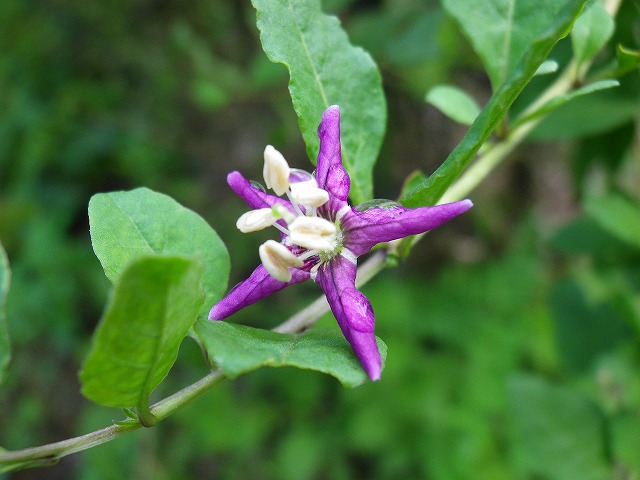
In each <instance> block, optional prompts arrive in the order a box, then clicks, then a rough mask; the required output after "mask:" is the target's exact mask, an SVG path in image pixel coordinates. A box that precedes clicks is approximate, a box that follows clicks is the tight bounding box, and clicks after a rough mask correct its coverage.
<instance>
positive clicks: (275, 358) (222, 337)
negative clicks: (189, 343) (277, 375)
mask: <svg viewBox="0 0 640 480" xmlns="http://www.w3.org/2000/svg"><path fill="white" fill-rule="evenodd" d="M195 331H196V334H197V335H198V337H199V338H200V339H201V341H202V342H203V344H204V346H205V348H206V350H207V354H208V355H209V359H210V360H211V362H212V363H214V364H215V365H216V366H217V367H218V368H220V370H222V372H223V373H224V374H225V375H226V376H228V377H230V378H235V377H237V376H238V375H241V374H243V373H247V372H250V371H252V370H256V369H257V368H259V367H264V366H269V367H287V366H290V367H298V368H304V369H309V370H316V371H319V372H323V373H327V374H329V375H333V376H334V377H336V378H337V379H338V380H340V382H341V383H342V384H343V385H344V386H346V387H357V386H358V385H361V384H362V383H364V382H365V381H367V380H368V378H369V377H367V374H366V372H365V371H364V369H363V368H362V365H360V362H359V361H358V359H357V357H356V356H355V354H354V353H353V350H352V349H351V346H350V345H349V343H348V342H347V341H346V340H345V338H344V337H343V336H342V333H340V331H339V330H337V329H313V330H311V331H308V332H306V333H304V334H302V335H291V334H284V333H276V332H271V331H269V330H262V329H257V328H251V327H246V326H242V325H236V324H233V323H227V322H210V321H207V320H200V321H198V322H197V323H196V325H195ZM378 347H379V348H380V354H381V355H382V359H383V366H384V360H385V358H386V354H387V347H386V345H385V344H384V343H383V342H382V341H381V340H380V339H378Z"/></svg>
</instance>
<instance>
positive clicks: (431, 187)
mask: <svg viewBox="0 0 640 480" xmlns="http://www.w3.org/2000/svg"><path fill="white" fill-rule="evenodd" d="M585 2H586V0H570V1H569V2H568V3H567V5H566V7H565V8H564V9H563V10H562V11H561V12H560V13H559V14H558V15H557V16H556V18H555V21H554V23H553V25H551V28H549V30H547V31H546V33H545V34H544V35H542V36H540V37H539V38H538V39H536V40H535V41H534V42H533V43H532V44H531V45H530V48H529V49H528V50H527V52H526V53H525V55H524V56H523V58H522V60H521V61H520V63H519V64H518V66H517V68H516V69H515V70H514V71H513V73H512V74H511V75H510V76H509V78H507V80H506V81H505V83H504V84H502V86H501V87H500V88H499V89H498V90H497V91H496V92H495V93H494V94H493V96H492V97H491V99H490V100H489V102H488V103H487V105H486V106H485V107H484V109H483V110H482V112H480V115H478V117H477V118H476V120H475V121H474V122H473V124H472V125H471V127H470V128H469V130H468V131H467V133H466V135H465V136H464V138H463V139H462V140H461V141H460V143H459V144H458V145H457V146H456V148H455V149H454V150H453V152H451V154H450V155H449V157H447V159H446V160H445V162H444V163H443V164H442V165H441V166H440V167H439V168H438V169H437V170H436V171H435V172H434V173H433V174H432V175H431V176H430V177H429V178H428V179H427V181H426V182H424V183H422V184H420V185H418V186H417V187H416V188H415V189H414V190H412V191H410V192H409V193H407V194H405V195H404V196H403V197H402V198H401V203H403V204H404V205H405V206H408V207H418V206H423V205H433V204H435V203H436V202H437V201H438V199H439V198H440V197H441V196H442V195H443V194H444V192H445V191H446V190H447V189H448V188H449V186H450V185H451V184H452V183H453V182H454V181H455V180H456V179H457V178H458V177H459V176H460V174H461V173H462V171H463V170H464V168H465V167H466V166H467V164H468V163H469V162H470V161H471V160H472V159H473V158H474V156H475V154H476V153H477V152H478V150H479V149H480V147H481V146H482V144H483V143H484V142H485V141H486V140H487V139H488V138H489V135H491V133H492V132H493V130H494V129H495V128H496V127H497V126H498V124H499V123H500V121H501V120H502V118H503V117H504V115H505V113H506V112H507V110H508V108H509V107H510V106H511V104H512V103H513V101H514V100H515V99H516V97H517V96H518V95H519V94H520V92H521V91H522V89H523V88H524V87H525V86H526V85H527V84H528V83H529V81H530V80H531V77H533V75H534V74H535V73H536V71H537V70H538V68H539V67H540V65H541V64H542V62H543V61H544V60H545V59H546V58H547V56H548V55H549V52H550V51H551V49H552V48H553V46H554V45H555V44H556V43H557V42H558V40H560V39H561V38H562V37H564V36H566V35H567V34H568V33H569V31H570V30H571V25H572V24H573V21H574V20H575V18H576V17H577V16H578V15H579V14H580V11H581V10H582V7H583V6H584V3H585ZM483 5H484V3H483Z"/></svg>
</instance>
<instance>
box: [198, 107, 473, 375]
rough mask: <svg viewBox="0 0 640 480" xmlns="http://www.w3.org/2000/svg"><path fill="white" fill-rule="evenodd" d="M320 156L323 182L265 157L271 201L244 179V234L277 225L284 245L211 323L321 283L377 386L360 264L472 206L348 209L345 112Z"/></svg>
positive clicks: (331, 118) (333, 121) (324, 136)
mask: <svg viewBox="0 0 640 480" xmlns="http://www.w3.org/2000/svg"><path fill="white" fill-rule="evenodd" d="M318 136H319V137H320V153H319V154H318V164H317V167H316V171H315V175H311V174H309V173H307V172H304V171H302V170H296V169H291V168H289V165H288V164H287V162H286V161H285V159H284V157H282V155H281V154H280V153H279V152H278V151H277V150H275V149H274V148H273V147H271V146H268V147H267V148H266V149H265V168H264V177H265V182H266V184H267V187H268V188H272V189H273V190H274V191H275V192H276V194H277V195H283V194H285V193H286V195H287V197H288V198H289V200H288V201H287V200H284V199H282V198H279V197H278V196H274V195H269V194H267V193H265V192H264V191H263V190H262V189H261V188H259V187H258V186H256V185H255V184H253V183H251V182H249V181H248V180H247V179H245V178H244V177H243V176H242V175H241V174H240V173H239V172H232V173H230V174H229V176H228V177H227V181H228V182H229V185H230V186H231V188H232V189H233V191H234V192H236V193H237V194H238V195H239V196H240V197H241V198H242V199H243V200H244V201H245V202H246V203H247V205H249V207H251V208H252V209H253V210H251V211H249V212H247V213H245V214H244V215H242V217H240V219H239V220H238V223H237V226H238V228H239V229H240V230H241V231H243V232H251V231H256V230H260V229H263V228H266V227H267V226H271V225H273V226H274V227H276V228H277V229H278V230H279V231H280V233H281V241H280V242H276V241H274V240H268V241H267V242H266V243H264V244H263V245H261V246H260V249H259V253H260V258H261V260H262V265H260V266H259V267H258V268H256V269H255V270H254V272H253V273H252V274H251V276H250V277H249V278H248V279H246V280H244V281H243V282H241V283H239V284H238V285H236V286H235V287H234V288H233V289H232V290H231V291H230V292H229V294H228V295H227V296H226V297H225V298H223V299H222V300H221V301H220V302H218V303H217V304H216V305H214V306H213V308H212V309H211V313H209V319H211V320H222V319H224V318H226V317H228V316H229V315H232V314H233V313H235V312H237V311H238V310H240V309H242V308H244V307H246V306H248V305H251V304H253V303H255V302H257V301H258V300H260V299H262V298H264V297H266V296H268V295H271V294H272V293H275V292H278V291H280V290H282V289H283V288H285V287H288V286H289V285H293V284H294V283H299V282H303V281H305V280H308V279H312V280H314V281H315V282H316V283H317V284H318V285H320V287H321V288H322V290H324V293H325V295H326V296H327V300H328V301H329V305H330V307H331V311H332V312H333V314H334V316H335V317H336V320H338V324H339V325H340V328H341V329H342V333H343V334H344V336H345V338H346V339H347V341H348V342H349V343H350V344H351V347H352V348H353V350H354V352H355V354H356V355H357V356H358V358H359V359H360V362H361V363H362V365H363V367H364V369H365V370H366V372H367V374H368V375H369V377H370V378H371V379H372V380H377V379H379V378H380V371H381V359H380V353H379V351H378V346H377V344H376V339H375V335H374V333H373V329H374V323H375V320H374V316H373V309H372V308H371V304H370V303H369V301H368V300H367V298H366V297H365V296H364V295H363V294H362V293H360V292H359V291H358V290H357V289H356V286H355V280H356V270H357V258H358V257H359V256H360V255H364V254H365V253H367V252H368V251H369V250H371V248H372V247H373V246H374V245H376V244H378V243H382V242H390V241H392V240H397V239H399V238H403V237H407V236H409V235H416V234H419V233H423V232H426V231H427V230H431V229H433V228H436V227H438V226H440V225H442V224H443V223H444V222H446V221H447V220H449V219H451V218H453V217H455V216H456V215H459V214H461V213H463V212H465V211H467V210H468V209H469V208H471V206H472V203H471V201H469V200H462V201H460V202H455V203H450V204H446V205H439V206H435V207H421V208H415V209H408V208H404V207H402V206H400V205H394V206H392V207H390V208H388V207H375V206H374V207H372V208H369V209H366V210H365V209H363V208H360V209H359V208H352V207H351V206H350V205H349V204H348V203H347V197H348V195H349V189H350V180H349V174H348V173H347V171H346V170H345V169H344V167H343V166H342V156H341V145H340V109H339V108H338V107H337V106H332V107H329V108H328V109H327V110H325V112H324V114H323V115H322V122H321V123H320V126H319V128H318Z"/></svg>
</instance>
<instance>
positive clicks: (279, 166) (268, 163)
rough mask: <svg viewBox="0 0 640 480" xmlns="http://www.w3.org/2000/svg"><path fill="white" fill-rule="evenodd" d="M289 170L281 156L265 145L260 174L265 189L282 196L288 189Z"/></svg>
mask: <svg viewBox="0 0 640 480" xmlns="http://www.w3.org/2000/svg"><path fill="white" fill-rule="evenodd" d="M290 172H291V169H290V168H289V164H288V163H287V161H286V160H285V159H284V157H283V156H282V154H281V153H280V152H279V151H278V150H276V149H275V148H273V147H272V146H271V145H267V147H266V148H265V149H264V169H263V170H262V174H263V176H264V181H265V183H266V184H267V188H271V189H273V191H274V192H276V195H278V196H279V195H282V194H283V193H284V192H286V191H287V189H288V188H289V173H290Z"/></svg>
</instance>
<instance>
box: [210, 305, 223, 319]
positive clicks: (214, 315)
mask: <svg viewBox="0 0 640 480" xmlns="http://www.w3.org/2000/svg"><path fill="white" fill-rule="evenodd" d="M217 306H218V304H215V305H214V306H213V308H212V309H211V311H210V312H209V320H212V321H218V320H222V319H223V318H224V316H222V315H220V312H218V309H217V308H216V307H217Z"/></svg>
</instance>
